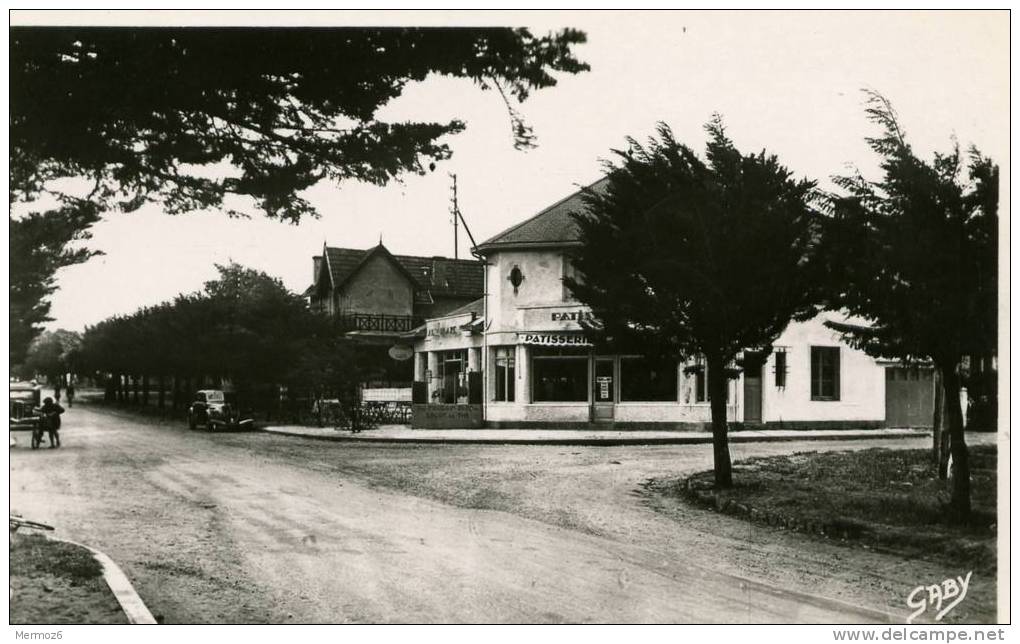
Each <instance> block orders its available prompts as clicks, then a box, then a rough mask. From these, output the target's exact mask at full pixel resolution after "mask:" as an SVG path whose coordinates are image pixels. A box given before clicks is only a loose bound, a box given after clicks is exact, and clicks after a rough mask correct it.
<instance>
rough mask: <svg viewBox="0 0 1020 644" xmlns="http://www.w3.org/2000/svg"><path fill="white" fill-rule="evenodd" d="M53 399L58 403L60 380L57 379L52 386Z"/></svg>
mask: <svg viewBox="0 0 1020 644" xmlns="http://www.w3.org/2000/svg"><path fill="white" fill-rule="evenodd" d="M53 397H54V398H56V399H57V402H58V403H59V402H60V379H59V378H58V379H57V382H56V384H54V385H53Z"/></svg>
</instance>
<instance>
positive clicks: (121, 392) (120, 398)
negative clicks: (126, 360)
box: [117, 372, 127, 404]
mask: <svg viewBox="0 0 1020 644" xmlns="http://www.w3.org/2000/svg"><path fill="white" fill-rule="evenodd" d="M126 377H127V376H125V375H124V374H122V373H119V372H118V373H117V402H118V403H121V404H123V403H124V402H126V401H127V393H126V392H125V389H124V385H125V384H126V383H125V380H124V379H125V378H126Z"/></svg>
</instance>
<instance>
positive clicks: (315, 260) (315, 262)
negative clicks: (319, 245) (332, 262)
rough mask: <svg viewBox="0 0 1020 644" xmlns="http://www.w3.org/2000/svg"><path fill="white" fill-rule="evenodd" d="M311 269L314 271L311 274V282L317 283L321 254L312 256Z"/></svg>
mask: <svg viewBox="0 0 1020 644" xmlns="http://www.w3.org/2000/svg"><path fill="white" fill-rule="evenodd" d="M312 270H313V271H314V272H315V274H314V275H312V284H314V285H316V286H318V285H319V271H321V270H322V255H315V256H313V257H312Z"/></svg>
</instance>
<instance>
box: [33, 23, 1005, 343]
mask: <svg viewBox="0 0 1020 644" xmlns="http://www.w3.org/2000/svg"><path fill="white" fill-rule="evenodd" d="M164 18H165V16H164ZM52 19H53V18H52V16H49V17H48V18H47V20H52ZM107 19H109V17H107ZM241 19H243V20H246V21H248V22H249V24H261V23H265V22H267V21H277V22H279V21H283V22H285V23H288V24H294V25H298V24H302V23H304V24H309V23H314V24H320V25H321V24H330V23H332V24H338V25H341V24H343V25H347V24H384V23H401V24H422V25H424V24H499V25H508V26H527V27H530V28H531V29H532V30H533V31H534V32H535V33H545V32H547V31H549V30H550V29H556V28H561V27H566V26H570V27H575V28H578V29H581V30H583V31H585V32H586V33H587V35H588V43H587V44H585V45H583V46H580V47H577V48H576V50H575V51H576V55H577V56H578V57H579V58H580V59H581V60H584V61H585V62H587V63H589V64H590V65H591V71H590V72H587V73H582V74H578V75H576V76H573V75H561V76H559V77H558V78H559V84H558V85H557V86H555V87H551V88H548V89H544V90H540V91H537V92H535V93H533V94H532V96H531V97H530V98H529V99H528V100H527V101H526V102H525V103H523V104H522V105H521V106H519V108H518V109H519V111H520V112H521V113H522V115H523V116H524V118H525V120H526V122H527V123H528V124H529V125H531V126H532V128H533V129H534V132H535V134H536V135H537V137H538V148H537V149H534V150H530V151H527V152H521V151H517V150H515V149H514V148H513V145H512V139H511V130H510V122H509V119H508V117H507V112H506V108H505V106H504V105H503V103H502V100H501V98H500V97H499V95H498V94H497V93H496V92H493V91H481V90H480V89H479V88H478V87H476V86H474V85H473V84H472V83H471V82H469V81H462V80H451V79H445V78H431V79H428V80H426V81H425V82H423V83H420V84H416V85H413V86H410V87H408V89H407V90H406V91H405V93H404V95H403V96H401V97H400V98H398V99H397V100H395V101H393V102H392V103H391V104H389V105H387V106H385V107H384V108H383V110H382V112H381V113H380V117H381V118H383V119H387V120H394V121H399V120H403V119H410V118H414V119H418V120H439V121H446V120H449V119H453V118H459V119H462V120H463V121H465V122H466V124H467V129H466V130H465V131H464V132H463V133H461V134H458V135H455V136H451V137H449V138H448V142H449V144H450V146H451V148H452V150H453V158H452V159H451V160H449V161H446V162H442V163H440V164H438V165H437V167H436V169H435V171H434V172H431V173H429V174H428V175H426V176H407V177H405V178H404V179H403V180H402V181H399V182H395V183H391V184H390V185H387V186H385V187H378V186H369V185H362V184H357V183H345V184H343V185H341V186H337V185H334V184H326V183H323V184H320V185H318V186H315V187H314V188H312V189H310V190H309V191H308V192H307V197H308V199H309V200H310V201H311V202H312V203H313V204H314V205H315V206H316V207H317V208H318V210H319V212H320V213H321V218H319V219H308V220H305V221H302V222H301V223H300V224H299V225H291V224H283V223H278V222H274V221H271V220H268V219H266V218H264V217H259V216H258V215H257V214H256V215H254V216H253V217H252V218H251V219H248V220H236V219H228V218H227V217H226V216H224V215H223V214H221V213H217V212H199V213H191V214H186V215H177V216H169V215H165V214H163V213H162V212H161V211H160V209H159V207H158V206H149V207H146V208H143V209H142V210H140V211H137V212H134V213H130V214H123V213H112V214H107V215H106V216H105V217H104V219H103V221H102V222H100V223H99V224H97V225H96V226H95V228H94V231H93V232H94V236H93V239H92V241H91V247H92V248H95V249H98V250H101V251H103V252H104V253H105V254H104V255H102V256H100V257H96V258H93V259H92V260H90V261H89V262H87V263H85V264H82V265H79V266H74V267H69V268H66V269H63V270H62V271H61V272H60V273H59V275H58V285H59V290H58V291H57V293H56V294H55V295H54V296H53V298H52V302H53V307H52V311H51V315H52V316H53V317H54V321H53V322H52V323H50V325H49V327H50V328H65V329H70V330H79V331H80V330H83V329H84V327H85V326H86V325H89V324H94V323H96V322H98V321H100V320H102V319H104V318H106V317H108V316H111V315H115V314H123V313H130V312H131V311H134V310H136V309H137V308H139V307H141V306H146V305H151V304H155V303H158V302H161V301H164V300H167V299H170V298H172V297H173V296H174V295H176V294H178V293H182V292H193V291H197V290H200V289H201V288H202V285H203V283H204V282H205V281H207V280H210V279H212V278H214V277H215V275H216V270H215V266H214V265H215V264H217V263H220V264H222V263H226V262H229V261H235V262H238V263H240V264H243V265H246V266H251V267H255V268H258V269H261V270H263V271H265V272H267V273H269V274H271V275H274V276H276V277H279V278H280V279H282V280H283V282H284V284H285V285H286V286H287V287H288V288H290V289H292V290H294V291H297V292H300V291H303V290H304V289H305V288H306V287H307V286H308V285H309V284H310V283H311V279H312V259H311V258H312V256H313V255H315V254H318V253H319V252H320V251H321V249H322V245H323V243H324V242H326V243H328V244H329V245H331V246H345V247H354V248H367V247H370V246H373V245H375V244H376V243H378V242H379V241H380V239H381V240H382V241H383V243H384V244H385V245H386V247H387V248H389V249H390V251H392V252H393V253H395V254H406V255H447V256H452V255H453V251H454V248H453V228H452V225H451V216H450V214H449V205H450V202H449V199H450V184H451V180H450V177H449V173H456V174H457V177H458V196H459V203H460V209H461V211H462V213H463V214H464V216H465V218H466V219H467V222H468V225H469V226H470V228H471V231H472V232H473V233H474V236H475V238H476V240H477V241H478V242H481V241H483V240H484V239H486V238H488V237H491V236H492V235H495V234H497V233H498V232H500V231H502V230H503V229H505V228H507V227H509V226H512V225H514V224H516V223H518V222H520V221H522V220H523V219H526V218H528V217H530V216H532V215H533V214H535V213H536V212H538V211H539V210H541V209H542V208H544V207H545V206H548V205H550V204H552V203H553V202H555V201H557V200H559V199H560V198H562V197H564V196H566V195H568V194H570V193H571V192H573V191H575V190H576V189H577V187H578V186H579V185H584V184H588V183H591V182H592V181H595V180H596V179H598V178H599V176H600V174H601V171H602V170H601V168H602V161H603V160H605V159H608V158H610V157H611V156H612V155H611V150H612V149H614V148H623V147H626V137H628V136H632V137H634V138H636V139H638V140H639V141H640V140H645V139H647V137H649V136H650V135H652V134H653V133H654V129H655V124H656V123H657V122H659V121H663V122H665V123H667V124H669V125H670V126H671V127H672V129H673V132H674V134H675V136H676V138H677V139H678V140H680V141H683V142H685V143H687V144H689V145H691V146H692V147H694V148H695V149H699V150H700V149H702V148H703V145H704V141H705V135H704V131H703V126H704V124H705V123H706V122H707V121H708V120H709V119H710V118H711V117H712V114H713V113H714V112H718V113H720V114H721V115H722V116H723V119H724V121H725V124H726V126H727V129H728V133H729V135H730V137H731V138H732V139H733V141H734V143H735V144H736V145H737V147H738V148H740V149H741V150H742V151H745V152H757V151H759V150H761V149H763V148H764V149H767V150H768V151H769V152H772V153H775V154H777V155H778V156H779V158H780V160H781V161H782V163H784V164H785V165H786V166H787V167H789V168H790V169H791V170H792V171H793V172H794V173H795V174H796V175H798V176H807V177H809V178H813V179H817V180H819V181H820V182H821V183H822V185H823V186H825V185H826V184H827V182H828V178H829V177H831V176H832V175H834V174H840V173H844V172H846V171H847V169H848V168H849V167H851V166H856V167H858V168H860V169H861V170H862V171H864V172H865V174H866V175H868V176H872V177H875V178H877V176H878V175H877V173H876V167H877V166H876V159H875V156H874V154H873V153H872V152H871V151H870V149H869V148H868V147H867V145H866V143H865V141H864V138H865V137H866V136H868V135H869V134H874V133H876V130H875V128H874V126H873V125H871V124H869V123H868V121H867V120H866V119H865V116H864V96H863V95H862V93H861V89H862V88H872V89H874V90H878V91H880V92H882V93H883V94H884V95H885V96H886V97H887V98H889V99H890V100H891V101H892V103H893V105H894V107H895V109H896V110H897V112H898V113H899V116H900V123H901V125H902V126H903V128H904V129H905V130H906V133H907V136H908V138H909V140H910V142H911V143H912V144H913V146H914V148H915V150H917V152H918V153H920V154H921V155H922V156H925V157H930V155H931V153H932V152H933V151H935V150H948V149H949V148H950V146H951V145H952V143H951V140H952V139H951V137H953V136H955V137H956V138H957V139H958V140H959V142H960V144H961V146H963V147H966V146H969V145H970V144H971V143H973V144H976V145H977V146H978V147H979V148H980V149H981V151H982V152H984V153H985V154H987V155H989V156H991V157H992V158H993V159H994V160H995V161H997V162H998V163H1000V165H1001V166H1002V167H1003V171H1004V172H1003V176H1004V177H1008V176H1009V172H1008V161H1009V158H1008V153H1009V15H1008V13H1007V12H1005V11H999V12H984V13H979V12H974V13H968V12H913V11H898V12H877V11H873V12H860V13H845V12H834V11H824V12H801V11H797V12H778V11H777V12H761V13H759V12H747V11H742V12H687V11H680V12H654V13H642V12H623V13H606V12H557V13H548V12H520V11H518V12H512V13H506V12H503V13H498V12H496V13H483V14H479V13H465V12H462V13H446V14H444V13H437V12H431V13H428V14H422V13H405V14H393V13H390V14H385V15H383V14H365V13H338V14H337V13H334V14H325V15H312V14H293V15H289V14H283V15H281V14H271V15H260V14H257V13H256V14H250V13H249V14H234V16H232V17H231V16H223V15H222V14H215V15H210V14H197V13H191V14H177V15H176V16H174V17H173V19H172V20H171V22H175V23H177V24H181V23H185V22H190V23H193V24H209V23H216V24H222V23H223V22H224V21H225V20H226V21H231V22H235V23H236V22H238V21H239V20H241ZM15 20H17V17H15ZM72 22H73V20H72ZM1006 187H1007V186H1004V190H1005V189H1006ZM1003 211H1004V212H1008V194H1005V193H1004V195H1003ZM460 240H461V244H460V248H459V252H460V256H461V257H466V256H468V251H469V243H468V242H467V239H466V235H465V234H464V232H463V229H461V234H460Z"/></svg>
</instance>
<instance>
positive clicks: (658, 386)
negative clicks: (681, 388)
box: [620, 357, 677, 402]
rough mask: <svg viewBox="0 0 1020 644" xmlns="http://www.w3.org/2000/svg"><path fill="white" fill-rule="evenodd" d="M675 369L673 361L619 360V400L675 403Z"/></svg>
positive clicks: (647, 359)
mask: <svg viewBox="0 0 1020 644" xmlns="http://www.w3.org/2000/svg"><path fill="white" fill-rule="evenodd" d="M676 385H677V367H676V362H674V361H673V360H661V359H658V360H657V359H651V358H643V357H642V358H638V357H634V358H620V400H622V401H633V402H666V401H668V402H676V399H677V390H676Z"/></svg>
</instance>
